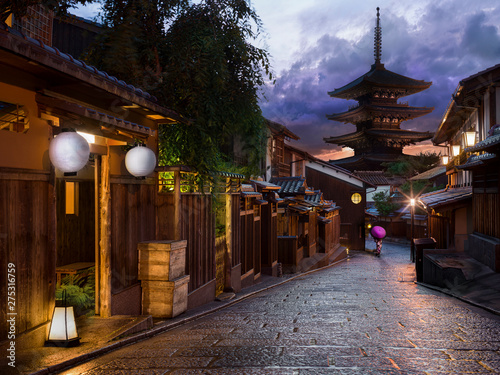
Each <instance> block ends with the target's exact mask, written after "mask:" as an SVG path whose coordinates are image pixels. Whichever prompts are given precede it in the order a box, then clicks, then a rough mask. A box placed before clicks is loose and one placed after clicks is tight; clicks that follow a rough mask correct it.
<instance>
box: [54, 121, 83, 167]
mask: <svg viewBox="0 0 500 375" xmlns="http://www.w3.org/2000/svg"><path fill="white" fill-rule="evenodd" d="M89 156H90V147H89V144H88V142H87V141H86V140H85V138H83V137H82V136H81V135H80V134H78V133H77V132H76V131H75V130H74V129H62V132H61V133H60V134H58V135H57V136H56V137H55V138H54V139H52V140H51V141H50V145H49V158H50V161H51V162H52V164H54V167H56V168H57V169H59V170H60V171H62V172H64V174H65V175H75V174H76V172H78V171H79V170H80V169H82V168H83V167H85V165H86V164H87V161H88V160H89Z"/></svg>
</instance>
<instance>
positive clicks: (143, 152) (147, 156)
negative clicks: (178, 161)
mask: <svg viewBox="0 0 500 375" xmlns="http://www.w3.org/2000/svg"><path fill="white" fill-rule="evenodd" d="M125 167H127V171H129V173H130V174H131V175H132V176H135V177H144V176H147V175H149V174H151V173H153V171H154V170H155V167H156V155H155V153H154V152H153V150H151V149H149V148H147V147H146V146H144V145H139V146H135V147H134V148H132V149H130V150H129V151H128V152H127V155H126V156H125Z"/></svg>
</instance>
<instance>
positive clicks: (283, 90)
mask: <svg viewBox="0 0 500 375" xmlns="http://www.w3.org/2000/svg"><path fill="white" fill-rule="evenodd" d="M379 2H380V3H381V5H380V7H381V24H382V25H381V26H382V62H383V63H384V64H385V67H386V69H389V70H391V71H393V72H395V73H398V74H402V75H406V76H408V77H411V78H414V79H420V80H425V81H432V86H431V87H430V88H429V89H428V90H425V91H423V92H421V93H418V94H415V95H411V96H408V97H406V98H403V99H402V101H408V102H409V104H410V105H411V106H417V107H434V108H435V109H434V111H433V112H432V113H430V114H428V115H426V116H423V117H420V118H418V119H414V120H411V121H406V122H404V123H403V124H402V126H401V128H403V129H408V130H415V131H435V130H436V129H437V127H438V126H439V123H440V120H441V117H442V116H443V114H444V112H445V110H446V107H447V105H448V103H449V101H450V98H451V95H452V94H453V92H454V91H455V88H456V87H457V84H458V82H459V81H460V80H461V79H463V78H466V77H468V76H470V75H472V74H475V73H476V72H478V71H481V70H484V69H486V68H488V67H490V66H492V65H495V64H497V63H500V33H499V29H498V27H497V26H496V20H498V19H500V7H499V6H498V5H497V1H496V0H485V1H481V2H469V1H465V0H461V1H457V0H445V1H440V2H434V1H432V2H431V1H427V2H419V3H418V4H412V5H409V4H407V3H406V2H405V3H401V2H399V3H396V2H392V1H390V2H389V1H386V2H384V1H382V0H381V1H379ZM318 3H322V4H323V5H324V6H323V7H319V8H318V7H313V6H311V7H310V8H307V9H302V12H301V13H300V16H298V17H297V22H299V24H298V25H297V27H298V28H299V30H301V31H302V33H301V35H302V36H301V38H300V40H299V41H297V42H296V43H295V47H296V48H295V50H294V51H292V52H291V51H289V52H288V54H289V56H291V62H290V63H289V64H288V66H287V67H286V68H284V69H281V71H280V73H279V75H278V78H277V81H276V85H275V86H274V87H267V88H266V98H267V99H268V100H267V101H264V100H263V101H262V102H261V103H262V104H261V107H262V110H263V114H264V115H265V116H266V117H268V118H269V119H271V120H274V121H277V122H280V123H282V124H284V125H286V126H287V127H289V128H290V130H292V131H293V132H295V133H296V134H297V135H298V136H299V137H300V138H301V139H300V141H298V142H295V143H294V145H295V146H296V147H299V148H303V149H305V150H307V151H308V152H310V153H312V154H314V155H317V156H319V155H331V154H333V153H335V152H340V150H341V149H340V147H338V146H335V145H328V144H326V143H325V142H324V141H323V138H324V137H330V136H336V135H341V134H346V133H350V132H353V131H354V130H355V128H354V125H352V124H342V123H338V122H335V121H330V120H328V119H327V118H326V115H327V114H332V113H339V112H344V111H346V110H348V107H349V105H352V104H354V103H355V102H351V101H346V100H342V99H333V98H330V97H329V96H328V94H327V92H328V91H332V90H334V89H336V88H339V87H342V86H344V85H345V84H347V83H349V82H351V81H352V80H354V79H356V78H357V77H359V76H361V75H362V74H364V73H366V72H368V70H369V69H370V65H371V64H373V62H374V57H373V28H374V26H375V7H376V5H378V4H376V5H375V6H373V9H372V3H371V2H369V5H360V7H359V8H356V9H354V7H353V5H352V4H351V7H349V6H346V5H342V4H345V3H340V2H324V1H321V0H316V1H313V4H315V5H318ZM339 3H340V4H339ZM350 3H351V2H350ZM352 3H356V0H354V1H353V2H352ZM363 4H364V3H363ZM373 4H375V3H373ZM359 9H363V11H359ZM274 27H276V25H275V26H274ZM426 145H427V146H426ZM429 146H430V143H428V142H427V143H425V144H422V145H419V146H418V147H415V146H414V147H415V150H417V149H418V150H422V149H423V148H425V147H429ZM406 152H407V153H410V152H411V147H407V148H406V149H405V153H406Z"/></svg>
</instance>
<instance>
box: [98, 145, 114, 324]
mask: <svg viewBox="0 0 500 375" xmlns="http://www.w3.org/2000/svg"><path fill="white" fill-rule="evenodd" d="M109 158H110V156H109V148H108V153H107V155H103V156H102V164H101V189H100V190H101V194H100V195H101V197H100V198H101V213H100V214H101V215H100V216H101V223H100V224H101V228H100V233H101V241H100V244H101V253H100V262H99V263H100V272H99V274H100V287H101V289H100V315H101V317H102V318H106V317H109V316H111V189H110V181H109V178H110V172H109Z"/></svg>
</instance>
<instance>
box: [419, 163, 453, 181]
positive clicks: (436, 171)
mask: <svg viewBox="0 0 500 375" xmlns="http://www.w3.org/2000/svg"><path fill="white" fill-rule="evenodd" d="M445 173H446V166H444V165H439V166H437V167H434V168H431V169H429V170H427V171H425V172H422V173H419V174H418V175H416V176H413V177H412V178H410V180H412V181H416V180H429V179H433V178H436V177H438V176H441V175H443V174H445Z"/></svg>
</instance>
